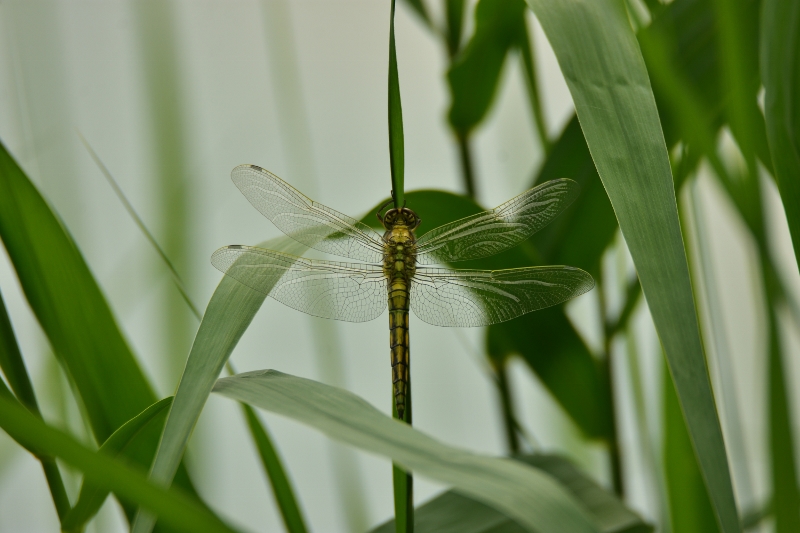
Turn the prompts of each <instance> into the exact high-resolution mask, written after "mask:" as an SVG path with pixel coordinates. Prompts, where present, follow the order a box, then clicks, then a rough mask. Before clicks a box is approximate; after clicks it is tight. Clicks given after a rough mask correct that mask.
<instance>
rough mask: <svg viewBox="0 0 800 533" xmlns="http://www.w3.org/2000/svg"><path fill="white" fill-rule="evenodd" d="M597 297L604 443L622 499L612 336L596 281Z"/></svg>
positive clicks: (623, 488)
mask: <svg viewBox="0 0 800 533" xmlns="http://www.w3.org/2000/svg"><path fill="white" fill-rule="evenodd" d="M597 295H598V297H599V299H600V320H601V324H602V325H603V329H604V335H603V351H604V352H605V358H604V359H603V363H602V364H603V372H604V374H605V377H606V386H607V387H608V402H609V406H610V407H609V409H610V411H611V424H610V425H611V427H610V428H609V429H608V436H607V437H606V443H607V444H608V456H609V462H610V463H611V482H612V486H613V487H614V492H616V493H617V495H618V496H619V497H620V498H622V497H624V495H625V487H624V483H623V479H622V457H621V455H620V449H619V439H618V438H617V401H616V398H615V397H614V387H613V383H614V368H613V364H612V363H613V361H612V357H611V341H612V340H613V336H612V335H611V334H610V333H609V332H610V331H611V329H612V328H611V327H609V324H608V313H607V307H606V295H605V288H604V286H603V282H602V281H600V280H598V281H597Z"/></svg>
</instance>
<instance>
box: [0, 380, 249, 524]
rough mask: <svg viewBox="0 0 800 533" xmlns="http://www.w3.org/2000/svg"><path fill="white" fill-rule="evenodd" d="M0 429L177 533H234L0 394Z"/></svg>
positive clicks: (192, 503)
mask: <svg viewBox="0 0 800 533" xmlns="http://www.w3.org/2000/svg"><path fill="white" fill-rule="evenodd" d="M0 428H2V429H3V430H4V431H5V432H6V433H8V434H9V435H10V436H11V437H12V438H13V439H14V440H16V441H18V442H21V443H23V444H24V445H25V446H26V447H29V448H30V449H34V450H36V453H38V454H42V455H48V456H51V457H58V458H60V459H62V460H64V461H65V462H66V463H69V464H71V465H72V466H74V467H75V468H77V469H78V470H80V471H82V472H83V473H84V474H85V475H86V479H88V480H90V482H91V483H92V484H94V485H97V486H99V487H103V488H104V489H107V490H110V491H113V492H114V493H115V494H117V495H118V496H119V497H120V498H122V499H124V500H126V501H129V502H131V503H136V504H140V505H142V506H143V507H145V508H146V509H148V510H150V511H152V512H154V513H156V514H157V515H158V516H159V517H161V519H162V520H163V521H164V523H165V524H167V525H169V526H171V527H172V528H174V530H176V531H185V532H187V533H196V532H197V531H204V532H205V531H207V532H209V533H211V532H219V533H233V532H234V530H233V529H231V528H230V527H228V526H227V525H225V524H224V523H223V522H222V521H220V519H219V518H217V517H216V516H214V514H213V513H212V512H211V511H209V510H208V509H206V508H205V507H203V506H202V505H200V504H199V503H197V501H196V500H193V499H192V498H191V497H189V496H187V495H185V494H183V493H181V491H179V490H177V489H170V490H166V489H163V488H161V487H158V486H156V485H154V484H152V483H150V482H148V481H147V480H146V479H145V477H144V475H142V474H141V473H140V472H138V471H136V470H135V469H133V468H131V467H130V466H127V465H124V464H122V463H120V462H118V461H116V460H114V459H112V458H111V457H108V456H106V455H105V454H103V453H95V452H93V451H91V450H89V449H87V448H85V447H84V446H83V445H82V444H80V443H78V442H77V441H76V440H74V439H73V438H72V437H70V436H69V435H67V434H65V433H63V432H61V431H59V430H57V429H54V428H51V427H50V426H48V425H46V424H45V423H44V422H42V421H41V420H40V419H38V418H36V417H35V416H34V415H32V414H31V413H29V412H28V411H27V410H26V409H25V408H24V407H22V406H21V405H20V404H19V403H17V402H14V401H13V400H9V399H8V398H6V397H4V396H2V395H0Z"/></svg>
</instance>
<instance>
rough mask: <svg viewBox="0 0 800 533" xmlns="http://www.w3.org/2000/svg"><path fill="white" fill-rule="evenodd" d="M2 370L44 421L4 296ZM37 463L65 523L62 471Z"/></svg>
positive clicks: (47, 461) (47, 460)
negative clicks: (40, 466)
mask: <svg viewBox="0 0 800 533" xmlns="http://www.w3.org/2000/svg"><path fill="white" fill-rule="evenodd" d="M0 369H2V370H3V375H4V376H5V377H6V379H7V380H8V384H9V385H10V386H11V390H13V391H14V394H16V399H17V400H19V402H20V403H22V404H23V405H24V406H25V407H27V408H28V410H29V411H31V412H32V413H34V414H35V415H36V416H38V417H39V418H41V417H42V414H41V412H40V411H39V403H38V402H37V401H36V395H35V394H34V392H33V383H31V378H30V376H29V375H28V369H27V368H26V367H25V360H24V359H22V353H21V352H20V349H19V344H17V339H16V335H14V328H13V326H12V325H11V319H10V318H9V316H8V311H7V310H6V304H5V302H4V301H3V295H2V294H0ZM0 384H2V388H3V393H7V394H6V396H7V397H9V398H12V399H13V398H14V396H13V395H12V394H11V391H9V390H8V389H6V386H5V383H3V382H2V380H0ZM37 459H39V462H41V463H42V469H43V470H44V475H45V478H46V479H47V486H48V487H49V489H50V495H51V496H52V497H53V504H54V505H55V507H56V513H57V514H58V518H59V520H62V521H63V520H64V517H65V516H66V515H67V513H68V512H69V510H70V503H69V497H68V496H67V491H66V489H65V488H64V480H63V479H62V477H61V471H60V470H59V469H58V465H57V464H56V462H55V460H54V459H53V458H52V457H47V456H39V457H37ZM64 529H68V528H66V527H64Z"/></svg>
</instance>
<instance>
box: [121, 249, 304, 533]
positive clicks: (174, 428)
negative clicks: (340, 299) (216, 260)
mask: <svg viewBox="0 0 800 533" xmlns="http://www.w3.org/2000/svg"><path fill="white" fill-rule="evenodd" d="M259 246H262V247H264V248H269V249H272V250H277V251H284V252H289V253H298V252H299V253H302V252H303V251H305V250H306V248H305V247H302V245H300V244H299V243H297V242H296V241H294V240H292V239H290V238H289V237H281V238H278V239H275V240H273V241H269V242H265V243H261V244H260V245H259ZM265 298H266V296H265V295H263V294H262V293H260V292H256V291H254V290H252V289H250V288H249V287H247V286H245V285H242V284H241V283H239V282H238V281H236V280H235V279H233V278H231V277H229V276H224V277H223V278H222V281H220V284H219V285H218V286H217V289H216V290H215V291H214V294H213V295H212V296H211V300H210V301H209V303H208V306H207V307H206V311H205V313H204V314H203V320H202V322H200V327H199V328H198V330H197V335H195V339H194V343H193V344H192V350H191V352H189V358H188V360H187V361H186V368H185V369H184V371H183V375H182V376H181V381H180V384H179V385H178V390H177V392H176V393H175V400H174V401H173V404H172V409H170V412H169V416H168V417H167V422H166V425H165V426H164V433H163V436H162V437H161V441H160V442H159V445H158V451H157V452H156V456H155V460H154V461H153V466H152V469H151V471H150V478H151V479H152V480H153V481H154V482H155V483H157V484H160V485H166V486H168V485H169V484H170V483H171V482H172V478H173V477H174V476H175V471H176V469H177V468H178V465H179V464H180V460H181V457H182V456H183V452H184V450H185V449H186V444H187V443H188V441H189V436H190V435H191V433H192V429H194V426H195V424H196V423H197V419H198V418H199V417H200V412H201V411H202V410H203V406H204V405H205V403H206V400H207V399H208V395H209V394H211V389H212V387H213V386H214V382H215V381H216V379H217V378H218V377H219V375H220V372H222V369H223V367H224V366H225V362H226V361H227V360H228V358H229V357H230V355H231V353H232V352H233V349H234V348H235V347H236V344H237V343H238V342H239V339H240V338H241V337H242V335H243V334H244V332H245V330H246V329H247V327H248V326H249V325H250V322H251V321H252V320H253V317H254V316H255V314H256V312H258V310H259V309H260V308H261V304H262V303H264V299H265ZM154 524H155V519H154V517H153V516H152V515H149V514H146V513H142V512H139V513H138V515H137V517H136V520H135V521H134V524H133V528H132V531H133V533H143V532H144V533H149V532H150V531H151V530H152V529H153V526H154Z"/></svg>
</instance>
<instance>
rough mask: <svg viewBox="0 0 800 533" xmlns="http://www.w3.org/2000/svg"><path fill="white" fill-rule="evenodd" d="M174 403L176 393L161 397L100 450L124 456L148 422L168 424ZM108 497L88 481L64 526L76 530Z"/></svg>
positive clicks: (122, 428)
mask: <svg viewBox="0 0 800 533" xmlns="http://www.w3.org/2000/svg"><path fill="white" fill-rule="evenodd" d="M170 405H172V396H170V397H168V398H164V399H163V400H159V401H157V402H156V403H154V404H153V405H151V406H150V407H148V408H147V409H145V410H144V411H142V412H141V413H139V414H138V415H136V416H135V417H133V418H132V419H130V420H128V421H127V422H126V423H125V424H123V425H122V426H121V427H120V428H119V429H117V430H116V431H115V432H114V433H113V434H112V435H111V436H110V437H109V438H108V440H107V441H105V442H104V443H103V445H102V446H100V451H101V452H103V453H105V454H106V455H109V456H111V457H118V456H120V455H124V452H125V448H126V447H127V446H128V445H129V444H130V443H131V442H132V441H133V440H134V439H135V438H136V437H137V436H138V435H140V434H141V432H142V429H144V428H145V427H146V426H147V425H148V424H151V423H152V424H154V425H156V426H158V427H159V430H160V428H161V427H163V425H164V420H166V417H167V409H168V408H169V406H170ZM107 496H108V491H107V490H103V489H101V488H100V487H97V486H94V485H92V484H91V483H86V482H84V484H83V486H82V487H81V492H80V495H79V496H78V501H77V503H76V504H75V507H73V508H72V510H71V511H70V512H69V514H68V515H67V516H66V517H64V520H63V521H62V523H61V526H62V528H64V529H76V528H79V527H82V526H83V525H84V524H85V523H86V522H88V521H89V520H91V519H92V517H93V516H94V515H95V514H97V511H99V510H100V507H102V505H103V502H104V501H105V499H106V497H107Z"/></svg>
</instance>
